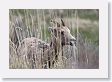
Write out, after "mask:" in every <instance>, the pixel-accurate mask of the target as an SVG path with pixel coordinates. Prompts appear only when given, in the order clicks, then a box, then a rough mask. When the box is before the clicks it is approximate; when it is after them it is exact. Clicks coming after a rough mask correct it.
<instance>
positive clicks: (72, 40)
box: [70, 38, 76, 46]
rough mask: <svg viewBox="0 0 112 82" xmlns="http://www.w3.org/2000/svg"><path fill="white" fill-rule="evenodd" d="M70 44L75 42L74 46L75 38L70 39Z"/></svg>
mask: <svg viewBox="0 0 112 82" xmlns="http://www.w3.org/2000/svg"><path fill="white" fill-rule="evenodd" d="M70 44H71V45H72V46H73V45H74V44H75V46H76V39H75V38H72V39H70Z"/></svg>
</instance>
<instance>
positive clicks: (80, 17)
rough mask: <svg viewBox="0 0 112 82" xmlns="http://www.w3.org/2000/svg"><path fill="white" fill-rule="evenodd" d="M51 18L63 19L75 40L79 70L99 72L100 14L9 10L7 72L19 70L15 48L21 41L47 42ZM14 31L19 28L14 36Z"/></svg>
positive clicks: (96, 11) (81, 11)
mask: <svg viewBox="0 0 112 82" xmlns="http://www.w3.org/2000/svg"><path fill="white" fill-rule="evenodd" d="M54 17H60V18H62V19H63V20H64V22H65V24H66V26H68V27H69V29H70V30H71V34H72V35H73V36H74V37H76V39H77V45H76V46H77V49H78V57H77V61H78V68H79V69H97V68H99V10H97V9H38V10H37V9H10V10H9V29H10V30H9V31H10V32H9V43H10V46H9V51H10V56H9V68H11V69H12V68H15V69H17V68H21V66H19V65H20V60H21V59H19V58H18V56H17V47H18V46H19V44H20V43H21V41H22V40H23V39H24V38H27V37H36V38H40V39H42V40H43V41H45V42H49V40H50V39H49V38H50V33H49V32H48V27H49V26H50V24H49V21H50V19H52V18H54ZM14 27H18V28H16V29H17V30H18V31H19V33H17V32H16V34H17V36H16V35H15V33H14V29H15V28H14ZM15 38H16V39H15ZM17 39H18V41H17ZM12 62H14V63H12ZM22 64H23V63H22Z"/></svg>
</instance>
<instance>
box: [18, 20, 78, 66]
mask: <svg viewBox="0 0 112 82" xmlns="http://www.w3.org/2000/svg"><path fill="white" fill-rule="evenodd" d="M50 23H51V27H49V31H50V33H51V42H50V43H46V42H44V41H42V40H40V39H38V38H34V37H31V38H25V39H24V40H23V41H22V42H21V45H19V47H18V49H17V51H18V55H19V56H25V58H26V59H28V62H29V63H28V65H29V64H30V65H29V68H55V67H56V68H64V67H65V66H63V67H57V64H59V61H60V60H61V61H63V62H66V60H65V58H69V57H68V55H70V54H72V56H70V58H72V57H73V55H74V53H73V52H71V47H72V48H73V46H75V43H76V39H75V38H74V37H73V36H72V35H71V33H70V30H69V29H68V28H67V26H65V24H64V22H63V20H62V19H60V18H55V19H52V20H51V21H50ZM67 45H68V46H67ZM67 51H68V52H69V53H67V54H68V55H67V54H66V52H67ZM72 51H74V50H72ZM72 62H73V61H72ZM69 64H70V63H69ZM71 65H72V63H71ZM65 68H67V67H65ZM68 68H69V67H68Z"/></svg>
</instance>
